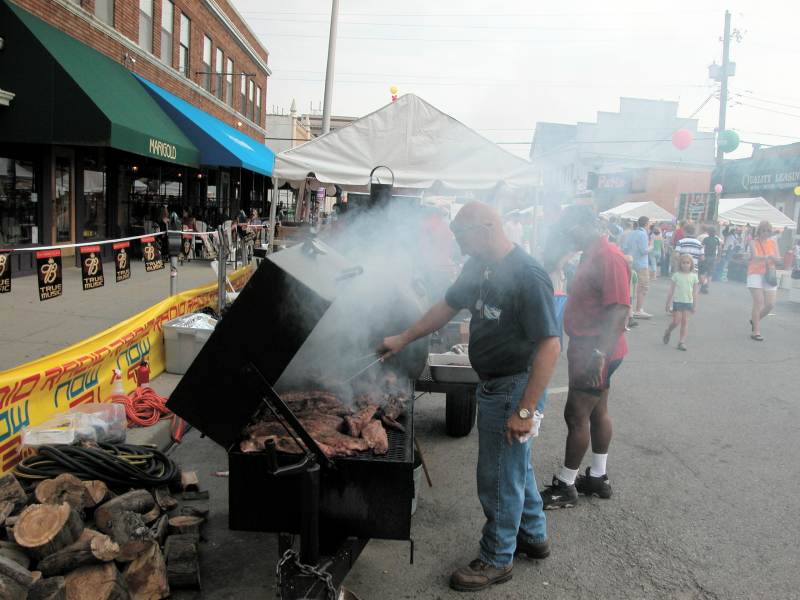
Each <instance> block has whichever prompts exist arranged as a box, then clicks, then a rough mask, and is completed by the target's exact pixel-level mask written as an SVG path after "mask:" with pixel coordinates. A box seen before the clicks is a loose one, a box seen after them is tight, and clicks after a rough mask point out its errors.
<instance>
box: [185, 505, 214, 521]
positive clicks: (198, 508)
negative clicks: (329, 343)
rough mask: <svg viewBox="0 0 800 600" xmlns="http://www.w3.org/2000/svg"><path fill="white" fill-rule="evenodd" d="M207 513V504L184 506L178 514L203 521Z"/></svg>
mask: <svg viewBox="0 0 800 600" xmlns="http://www.w3.org/2000/svg"><path fill="white" fill-rule="evenodd" d="M209 512H210V511H209V508H208V504H184V505H183V506H181V508H180V510H179V511H178V514H181V515H189V516H191V517H200V518H201V519H205V518H206V517H208V513H209Z"/></svg>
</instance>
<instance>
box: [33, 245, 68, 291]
mask: <svg viewBox="0 0 800 600" xmlns="http://www.w3.org/2000/svg"><path fill="white" fill-rule="evenodd" d="M36 276H37V277H38V278H39V300H49V299H50V298H57V297H58V296H60V295H61V293H62V292H63V291H64V285H63V283H62V282H61V250H59V249H58V248H56V249H55V250H39V251H38V252H37V253H36Z"/></svg>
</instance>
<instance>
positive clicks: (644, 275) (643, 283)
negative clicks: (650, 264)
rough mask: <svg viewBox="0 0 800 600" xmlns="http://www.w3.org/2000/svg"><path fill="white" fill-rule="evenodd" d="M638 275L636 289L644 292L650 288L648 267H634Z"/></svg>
mask: <svg viewBox="0 0 800 600" xmlns="http://www.w3.org/2000/svg"><path fill="white" fill-rule="evenodd" d="M636 274H637V275H638V276H639V283H637V284H636V287H637V289H638V290H640V291H642V292H646V291H647V290H648V289H650V269H636Z"/></svg>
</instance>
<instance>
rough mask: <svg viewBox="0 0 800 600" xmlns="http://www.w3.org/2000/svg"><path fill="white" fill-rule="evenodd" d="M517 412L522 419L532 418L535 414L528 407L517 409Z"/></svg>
mask: <svg viewBox="0 0 800 600" xmlns="http://www.w3.org/2000/svg"><path fill="white" fill-rule="evenodd" d="M517 414H518V415H519V418H520V419H530V418H531V417H532V416H533V414H532V413H531V411H529V410H528V409H527V408H520V409H519V410H518V411H517Z"/></svg>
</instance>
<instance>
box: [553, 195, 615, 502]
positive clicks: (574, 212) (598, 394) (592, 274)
mask: <svg viewBox="0 0 800 600" xmlns="http://www.w3.org/2000/svg"><path fill="white" fill-rule="evenodd" d="M556 228H557V231H559V233H560V234H561V239H563V240H565V241H567V242H568V243H571V244H573V245H574V246H575V248H576V249H578V250H582V251H583V256H582V258H581V262H580V265H579V266H578V269H577V271H576V273H575V277H574V279H573V281H572V284H571V286H570V288H569V295H568V299H567V306H566V309H565V312H564V329H565V331H566V332H567V334H568V335H569V347H568V349H567V362H568V372H569V395H568V396H567V404H566V406H565V407H564V420H565V421H566V422H567V430H568V433H567V447H566V452H565V455H564V464H563V466H562V467H561V470H560V472H559V473H558V474H557V475H556V476H554V477H553V483H552V485H550V486H548V487H547V488H545V490H544V491H543V492H542V500H543V502H544V508H545V509H552V508H570V507H573V506H575V503H576V502H577V500H578V492H580V493H582V494H586V495H596V496H599V497H600V498H610V497H611V486H610V485H609V483H608V476H607V475H606V459H607V458H608V447H609V444H610V443H611V419H610V417H609V416H608V389H609V383H610V380H611V375H612V374H613V373H614V371H615V370H616V369H617V368H618V367H619V365H620V363H621V362H622V358H623V357H624V356H625V354H626V353H627V351H628V346H627V344H626V342H625V335H624V332H625V322H626V320H627V315H628V309H629V308H630V271H629V270H628V265H627V263H626V262H625V257H624V256H623V254H622V252H621V251H620V249H619V248H618V247H617V246H616V245H614V244H611V243H610V242H609V241H608V239H607V238H606V237H605V236H602V235H600V231H599V229H598V227H597V217H596V216H595V214H594V211H593V210H592V209H591V208H589V207H588V206H579V205H575V206H570V207H567V208H566V209H565V210H564V212H563V213H562V216H561V219H560V220H559V222H558V224H557V225H556ZM590 440H591V443H592V464H591V466H590V467H587V468H586V471H585V474H584V475H578V470H579V469H580V466H581V461H582V460H583V456H584V454H586V450H587V449H588V447H589V441H590Z"/></svg>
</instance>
